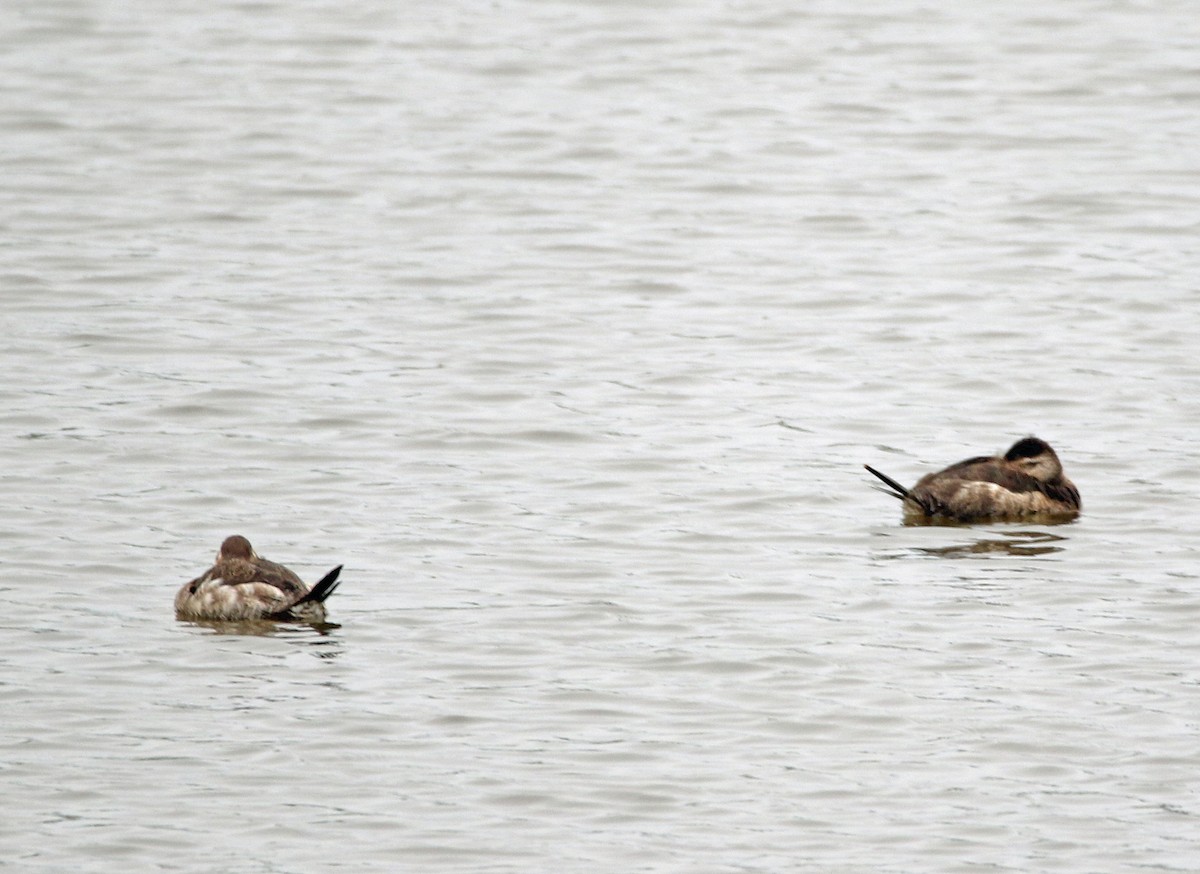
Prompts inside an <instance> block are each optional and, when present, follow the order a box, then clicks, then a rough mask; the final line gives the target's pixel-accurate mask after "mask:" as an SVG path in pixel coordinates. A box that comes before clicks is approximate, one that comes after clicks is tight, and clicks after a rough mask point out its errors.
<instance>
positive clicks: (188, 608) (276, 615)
mask: <svg viewBox="0 0 1200 874" xmlns="http://www.w3.org/2000/svg"><path fill="white" fill-rule="evenodd" d="M341 572H342V565H338V566H337V567H335V568H334V569H333V570H331V571H330V572H329V573H327V574H325V576H323V577H322V578H321V579H320V581H319V582H318V583H317V584H316V585H314V586H312V587H311V588H310V587H309V586H308V585H306V584H305V583H304V582H303V581H302V580H301V579H300V577H298V576H296V574H294V573H293V572H292V571H290V570H288V569H287V568H286V567H284V566H283V565H281V564H276V563H275V562H273V561H268V560H267V559H265V558H262V557H261V556H259V555H258V553H256V552H255V551H254V547H252V546H251V545H250V541H249V540H247V539H246V538H245V537H243V536H242V535H240V534H234V535H233V536H231V537H226V538H225V540H224V542H223V543H222V544H221V548H220V549H218V550H217V557H216V560H215V561H214V562H213V566H212V567H210V568H209V569H208V570H206V571H205V572H204V573H202V574H201V575H200V576H198V577H196V579H194V580H192V581H191V582H189V583H185V584H184V586H183V587H182V588H181V589H180V590H179V592H178V594H176V595H175V616H176V617H177V618H179V619H188V620H229V621H241V620H249V619H277V620H291V621H298V622H308V623H314V624H319V623H323V622H324V621H325V599H326V598H328V597H329V596H330V595H332V594H333V592H334V590H335V589H337V587H338V584H339V582H338V575H339V574H340V573H341Z"/></svg>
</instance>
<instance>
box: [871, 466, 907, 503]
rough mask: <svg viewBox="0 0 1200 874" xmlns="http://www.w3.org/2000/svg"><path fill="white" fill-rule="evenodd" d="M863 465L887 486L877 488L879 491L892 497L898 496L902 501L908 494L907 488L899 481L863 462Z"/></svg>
mask: <svg viewBox="0 0 1200 874" xmlns="http://www.w3.org/2000/svg"><path fill="white" fill-rule="evenodd" d="M863 467H865V468H866V469H867V470H869V471H871V473H873V474H875V476H877V477H879V478H880V479H881V480H883V482H884V484H885V485H887V487H888V488H886V489H879V491H881V492H883V493H884V494H885V495H891V496H892V497H893V498H899V499H900V500H902V501H903V500H904V499H905V498H907V497H908V496H909V494H908V489H906V488H905V487H904V486H902V485H900V483H898V482H896V481H895V480H894V479H892V478H891V477H890V476H888V475H887V474H886V473H880V472H879V471H877V470H876V469H875V468H873V467H871V465H869V464H864V465H863ZM877 488H878V487H877ZM889 489H890V491H889Z"/></svg>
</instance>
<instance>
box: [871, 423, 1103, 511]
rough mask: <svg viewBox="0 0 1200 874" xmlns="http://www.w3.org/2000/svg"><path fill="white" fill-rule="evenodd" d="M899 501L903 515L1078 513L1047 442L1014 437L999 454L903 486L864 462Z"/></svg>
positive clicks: (1074, 494) (1072, 491)
mask: <svg viewBox="0 0 1200 874" xmlns="http://www.w3.org/2000/svg"><path fill="white" fill-rule="evenodd" d="M864 467H866V469H867V470H869V471H871V473H873V474H875V476H877V477H879V478H880V479H881V480H883V482H884V483H886V484H887V486H888V487H889V489H890V491H888V490H885V489H880V491H881V492H882V491H887V494H890V495H894V496H895V497H897V498H899V499H900V500H901V501H903V502H904V515H905V518H906V520H908V521H912V522H920V521H951V522H1003V521H1017V520H1020V519H1030V518H1031V517H1042V518H1044V519H1046V520H1048V521H1057V522H1065V521H1067V520H1069V519H1074V518H1075V517H1076V516H1078V515H1079V510H1080V507H1081V504H1080V501H1079V490H1078V489H1076V488H1075V485H1074V483H1072V482H1071V481H1070V480H1069V479H1067V478H1066V477H1065V476H1064V475H1063V469H1062V463H1061V462H1060V461H1059V460H1058V456H1057V455H1055V454H1054V450H1053V449H1051V448H1050V444H1049V443H1047V442H1046V441H1044V440H1039V439H1038V438H1036V437H1026V438H1025V439H1023V440H1018V441H1017V442H1016V443H1014V444H1013V445H1012V448H1011V449H1009V450H1008V452H1006V453H1004V455H1003V456H994V457H988V456H983V455H981V456H979V457H977V458H968V459H967V460H966V461H960V462H959V463H958V464H952V465H950V467H948V468H946V469H945V470H941V471H938V472H937V473H929V474H926V475H925V476H923V477H921V478H920V479H919V480H917V484H916V485H915V486H913V487H912V488H911V489H906V488H905V487H904V486H902V485H900V483H898V482H896V481H895V480H894V479H892V478H891V477H890V476H887V475H886V474H882V473H880V472H879V471H877V470H876V469H875V468H873V467H871V465H869V464H867V465H864Z"/></svg>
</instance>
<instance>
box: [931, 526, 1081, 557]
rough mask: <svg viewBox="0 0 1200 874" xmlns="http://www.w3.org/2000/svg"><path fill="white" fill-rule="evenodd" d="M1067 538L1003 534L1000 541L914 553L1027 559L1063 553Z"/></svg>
mask: <svg viewBox="0 0 1200 874" xmlns="http://www.w3.org/2000/svg"><path fill="white" fill-rule="evenodd" d="M1066 540H1067V538H1066V537H1062V536H1060V535H1057V534H1050V533H1049V532H1046V531H1006V532H1004V533H1003V536H1002V537H999V538H985V539H983V540H975V541H972V542H971V543H956V544H954V545H952V546H918V547H914V548H915V550H916V551H917V552H921V553H924V554H925V555H935V556H938V557H940V558H970V557H972V556H979V555H995V554H997V553H1000V554H1003V555H1016V556H1030V555H1050V554H1051V553H1055V552H1062V551H1063V549H1064V548H1065V547H1064V546H1060V545H1058V544H1060V543H1063V544H1065V542H1066Z"/></svg>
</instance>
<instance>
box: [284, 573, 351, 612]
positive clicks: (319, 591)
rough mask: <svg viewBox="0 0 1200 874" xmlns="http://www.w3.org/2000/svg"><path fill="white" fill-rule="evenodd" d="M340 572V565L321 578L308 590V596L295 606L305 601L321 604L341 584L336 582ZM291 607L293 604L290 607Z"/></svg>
mask: <svg viewBox="0 0 1200 874" xmlns="http://www.w3.org/2000/svg"><path fill="white" fill-rule="evenodd" d="M341 572H342V565H340V564H339V565H338V566H337V567H335V568H334V569H333V570H331V571H330V572H329V573H327V574H325V576H323V577H321V579H320V581H319V582H318V583H317V584H316V585H315V586H313V587H312V589H311V590H309V592H308V594H307V595H305V596H304V597H303V598H301V599H300V600H299V601H297V602H296V604H303V603H305V602H306V601H312V602H314V603H316V604H320V603H322V602H323V601H324V600H325V599H326V598H328V597H329V596H330V595H332V594H333V593H334V591H335V590H336V589H337V587H338V586H340V585H341V582H340V581H339V580H338V574H340V573H341ZM292 606H293V607H294V606H295V604H293V605H292Z"/></svg>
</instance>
